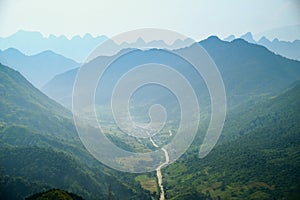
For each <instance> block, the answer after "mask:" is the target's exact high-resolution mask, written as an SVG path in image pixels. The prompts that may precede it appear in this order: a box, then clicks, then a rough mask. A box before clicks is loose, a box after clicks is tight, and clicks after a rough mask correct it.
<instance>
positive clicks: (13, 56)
mask: <svg viewBox="0 0 300 200" xmlns="http://www.w3.org/2000/svg"><path fill="white" fill-rule="evenodd" d="M0 62H1V63H2V64H5V65H8V66H10V67H12V68H13V69H15V70H18V71H19V72H21V73H22V75H23V76H25V77H26V78H27V79H28V80H29V81H30V82H31V83H32V84H33V85H34V86H36V87H38V88H40V87H41V86H43V85H44V84H45V83H46V82H48V81H49V80H50V79H52V78H53V77H54V76H55V75H57V74H60V73H63V72H65V71H67V70H70V69H72V68H76V67H78V66H79V63H77V62H75V61H73V60H71V59H69V58H65V57H63V56H61V55H59V54H56V53H54V52H52V51H50V50H47V51H44V52H41V53H38V54H36V55H32V56H27V55H25V54H23V53H22V52H20V51H19V50H17V49H13V48H9V49H7V50H5V51H1V50H0Z"/></svg>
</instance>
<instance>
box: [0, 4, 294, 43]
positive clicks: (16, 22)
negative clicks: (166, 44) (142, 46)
mask: <svg viewBox="0 0 300 200" xmlns="http://www.w3.org/2000/svg"><path fill="white" fill-rule="evenodd" d="M296 24H300V1H299V0H251V1H250V0H249V1H246V0H245V1H242V0H231V1H225V0H206V1H204V0H107V1H102V0H84V1H75V0H72V1H71V0H0V36H2V37H4V36H8V35H10V34H12V33H14V32H16V31H17V30H20V29H23V30H33V31H40V32H41V33H42V34H44V35H46V36H47V35H49V34H54V35H61V34H64V35H66V36H67V37H69V38H70V37H72V36H74V35H76V34H79V35H84V34H85V33H91V34H92V35H94V36H95V35H107V36H109V37H110V36H113V35H115V34H118V33H120V32H124V31H129V30H132V29H137V28H148V27H152V28H166V29H171V30H174V31H177V32H180V33H182V34H185V35H187V36H189V37H193V38H194V39H202V38H205V37H207V36H209V35H212V34H213V35H218V36H219V37H225V36H228V35H230V34H235V35H238V36H239V35H241V34H243V33H246V32H248V31H251V32H253V33H254V34H259V33H261V32H265V31H268V30H270V29H274V28H281V27H285V26H290V25H296ZM299 38H300V37H299Z"/></svg>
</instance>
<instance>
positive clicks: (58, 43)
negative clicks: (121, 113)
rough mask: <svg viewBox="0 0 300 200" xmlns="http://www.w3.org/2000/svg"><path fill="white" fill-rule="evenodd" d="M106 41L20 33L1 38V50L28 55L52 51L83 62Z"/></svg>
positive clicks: (37, 33) (98, 38)
mask: <svg viewBox="0 0 300 200" xmlns="http://www.w3.org/2000/svg"><path fill="white" fill-rule="evenodd" d="M106 39H107V37H106V36H98V37H93V36H91V35H90V34H86V35H85V36H84V37H80V36H74V37H73V38H72V39H70V40H69V39H68V38H66V37H65V36H63V35H62V36H59V37H57V36H54V35H50V36H49V37H44V36H43V35H42V34H41V33H39V32H32V31H18V32H16V33H15V34H13V35H11V36H9V37H5V38H1V37H0V49H2V50H5V49H7V48H16V49H19V50H20V51H22V52H24V53H25V54H26V55H33V54H37V53H40V52H42V51H45V50H51V51H54V52H56V53H59V54H61V55H63V56H65V57H68V58H71V59H73V60H76V61H77V62H82V61H83V60H84V59H85V58H86V57H87V56H88V55H89V53H90V51H92V50H93V49H94V48H96V47H97V46H98V45H99V44H101V43H102V42H103V41H105V40H106Z"/></svg>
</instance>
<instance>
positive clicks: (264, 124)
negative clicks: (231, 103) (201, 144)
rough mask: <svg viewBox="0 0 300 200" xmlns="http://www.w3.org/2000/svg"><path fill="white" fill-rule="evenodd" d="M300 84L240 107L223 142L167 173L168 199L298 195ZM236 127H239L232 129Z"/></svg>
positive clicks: (195, 152)
mask: <svg viewBox="0 0 300 200" xmlns="http://www.w3.org/2000/svg"><path fill="white" fill-rule="evenodd" d="M299 105H300V84H299V83H298V84H296V85H294V86H293V88H291V89H289V90H287V91H286V92H284V93H283V94H281V95H279V96H276V97H270V98H268V99H264V100H259V101H257V102H254V103H253V102H252V103H251V104H249V103H248V104H245V105H243V106H239V107H238V108H237V109H236V110H235V113H234V114H233V115H232V116H231V118H229V119H228V120H227V124H228V126H229V127H228V128H227V129H225V130H224V134H232V132H237V133H240V135H239V136H237V139H235V140H233V141H230V142H225V143H223V144H220V145H218V146H217V147H215V149H214V150H213V151H212V152H211V153H210V154H209V155H208V156H207V157H205V158H204V159H199V158H198V157H197V150H198V148H195V149H194V152H193V153H191V154H187V155H185V156H184V157H182V158H181V159H180V160H178V161H177V162H175V163H174V164H172V165H170V166H168V167H167V168H166V169H165V170H164V171H163V173H164V174H165V177H164V181H165V187H166V188H167V189H166V191H167V197H168V199H199V198H200V199H201V198H207V199H299V197H300V193H299V191H300V184H299V183H300V171H299V168H300V124H299V121H300V107H299ZM232 127H234V131H232V130H231V129H232Z"/></svg>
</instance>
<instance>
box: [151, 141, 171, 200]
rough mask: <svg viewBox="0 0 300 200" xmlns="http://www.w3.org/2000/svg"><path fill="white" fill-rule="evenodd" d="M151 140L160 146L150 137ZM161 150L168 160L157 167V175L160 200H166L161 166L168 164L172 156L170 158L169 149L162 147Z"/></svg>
mask: <svg viewBox="0 0 300 200" xmlns="http://www.w3.org/2000/svg"><path fill="white" fill-rule="evenodd" d="M150 141H151V143H152V144H153V146H155V147H158V145H157V144H155V142H154V141H153V139H152V138H151V137H150ZM161 150H162V151H163V152H164V153H165V158H166V161H165V162H164V163H162V164H161V165H159V166H158V167H157V168H156V176H157V180H158V186H159V188H160V198H159V199H160V200H165V191H164V186H163V183H162V173H161V168H162V167H163V166H164V165H166V164H168V163H169V161H170V158H169V154H168V151H167V150H166V149H165V148H161Z"/></svg>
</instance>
